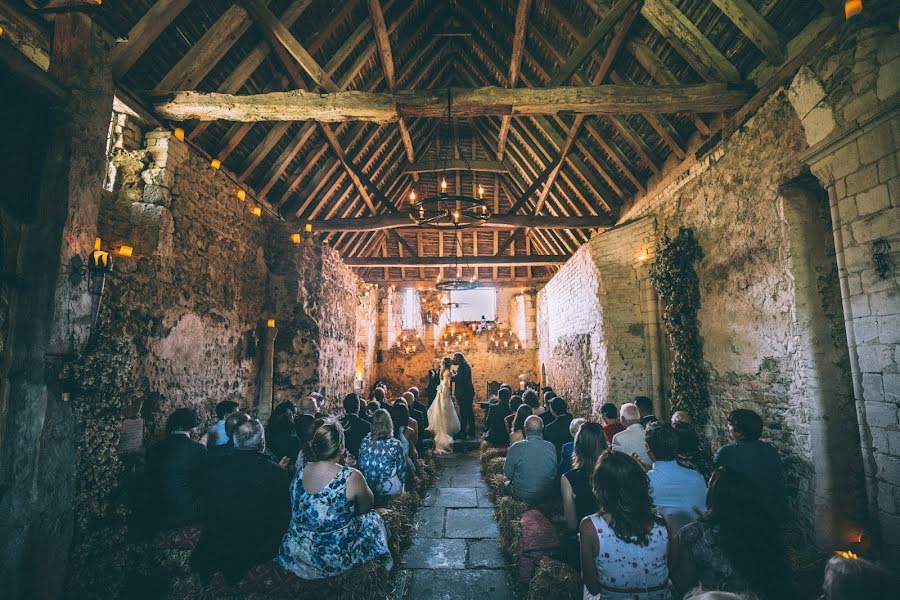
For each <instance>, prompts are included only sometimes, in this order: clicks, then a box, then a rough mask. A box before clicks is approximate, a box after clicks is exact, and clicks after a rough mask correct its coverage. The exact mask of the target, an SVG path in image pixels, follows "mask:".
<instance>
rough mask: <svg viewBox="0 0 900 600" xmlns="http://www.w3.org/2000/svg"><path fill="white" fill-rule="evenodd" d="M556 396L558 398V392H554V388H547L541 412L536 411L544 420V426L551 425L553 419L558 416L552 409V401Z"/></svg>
mask: <svg viewBox="0 0 900 600" xmlns="http://www.w3.org/2000/svg"><path fill="white" fill-rule="evenodd" d="M554 398H556V392H554V391H553V390H547V391H546V392H544V404H543V406H541V409H540V411H539V412H536V413H534V414H536V415H538V416H539V417H540V418H541V421H543V422H544V427H546V426H547V425H549V424H550V423H551V422H552V421H553V419H554V418H556V415H554V414H553V412H552V411H551V410H550V402H551V401H552V400H553V399H554Z"/></svg>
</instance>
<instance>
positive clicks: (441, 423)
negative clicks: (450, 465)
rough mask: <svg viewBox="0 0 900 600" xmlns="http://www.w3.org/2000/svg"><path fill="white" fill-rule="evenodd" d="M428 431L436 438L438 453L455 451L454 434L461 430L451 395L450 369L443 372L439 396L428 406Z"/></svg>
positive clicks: (435, 448)
mask: <svg viewBox="0 0 900 600" xmlns="http://www.w3.org/2000/svg"><path fill="white" fill-rule="evenodd" d="M428 431H430V432H431V437H432V439H433V440H434V451H435V453H436V454H447V453H448V452H452V451H453V436H454V435H456V433H458V432H459V415H457V414H456V407H454V406H453V398H452V397H451V395H450V371H444V372H443V373H442V374H441V383H440V384H438V389H437V396H435V398H434V402H432V403H431V406H430V407H428Z"/></svg>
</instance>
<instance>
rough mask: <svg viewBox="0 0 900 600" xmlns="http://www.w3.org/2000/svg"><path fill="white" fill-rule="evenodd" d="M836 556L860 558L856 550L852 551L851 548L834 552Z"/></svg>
mask: <svg viewBox="0 0 900 600" xmlns="http://www.w3.org/2000/svg"><path fill="white" fill-rule="evenodd" d="M834 555H835V556H840V557H841V558H847V559H850V560H859V555H858V554H856V553H855V552H850V551H849V550H838V551H837V552H835V553H834Z"/></svg>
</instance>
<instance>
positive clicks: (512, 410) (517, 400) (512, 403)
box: [503, 394, 522, 431]
mask: <svg viewBox="0 0 900 600" xmlns="http://www.w3.org/2000/svg"><path fill="white" fill-rule="evenodd" d="M520 406H522V396H520V395H518V394H515V395H513V397H512V398H510V399H509V414H508V415H506V418H505V419H503V426H504V427H505V428H506V431H512V424H513V419H515V418H516V411H517V410H519V407H520Z"/></svg>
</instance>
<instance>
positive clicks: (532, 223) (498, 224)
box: [304, 213, 610, 232]
mask: <svg viewBox="0 0 900 600" xmlns="http://www.w3.org/2000/svg"><path fill="white" fill-rule="evenodd" d="M304 223H309V224H311V225H312V227H313V231H317V232H346V231H382V230H386V229H416V228H419V226H418V225H416V223H415V221H413V220H412V219H410V218H409V215H407V214H406V213H389V214H381V215H378V216H374V217H364V218H359V219H355V218H354V219H344V218H338V219H326V220H311V221H304ZM609 224H610V218H609V217H608V216H607V215H599V216H586V217H578V216H575V217H551V216H546V215H530V214H529V215H510V214H496V215H493V216H492V217H491V218H490V219H489V220H487V221H485V222H484V223H482V224H480V225H478V227H476V228H475V229H485V230H492V229H515V228H519V227H530V228H534V229H596V228H599V227H607V226H609ZM450 229H452V228H450Z"/></svg>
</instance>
